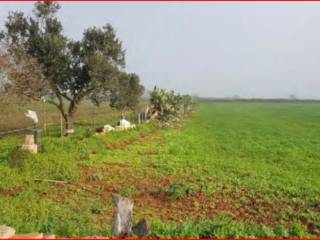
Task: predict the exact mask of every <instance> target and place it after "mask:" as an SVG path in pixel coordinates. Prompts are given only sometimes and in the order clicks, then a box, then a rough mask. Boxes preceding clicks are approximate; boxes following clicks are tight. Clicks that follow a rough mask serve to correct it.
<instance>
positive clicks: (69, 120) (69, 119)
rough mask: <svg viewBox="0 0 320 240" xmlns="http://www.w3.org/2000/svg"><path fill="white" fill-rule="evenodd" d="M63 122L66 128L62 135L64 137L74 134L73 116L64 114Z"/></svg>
mask: <svg viewBox="0 0 320 240" xmlns="http://www.w3.org/2000/svg"><path fill="white" fill-rule="evenodd" d="M64 120H65V126H66V129H65V132H64V135H65V136H69V135H72V134H73V133H74V116H73V114H71V115H70V114H65V117H64Z"/></svg>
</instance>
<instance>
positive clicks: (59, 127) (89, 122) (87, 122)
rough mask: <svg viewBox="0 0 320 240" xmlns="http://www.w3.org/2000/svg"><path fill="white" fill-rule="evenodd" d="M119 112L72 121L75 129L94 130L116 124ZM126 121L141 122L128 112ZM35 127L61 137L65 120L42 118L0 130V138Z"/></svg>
mask: <svg viewBox="0 0 320 240" xmlns="http://www.w3.org/2000/svg"><path fill="white" fill-rule="evenodd" d="M120 117H121V114H120V113H118V114H114V115H112V116H110V115H109V116H108V117H107V118H104V119H103V118H102V117H97V116H95V117H92V118H87V119H83V118H82V119H80V120H78V121H75V122H74V126H75V129H77V128H80V127H82V128H87V129H91V130H96V129H97V128H99V127H102V126H104V125H106V124H109V125H117V123H118V121H119V120H120ZM126 119H127V120H128V121H130V122H131V123H134V124H138V123H140V122H141V119H140V117H139V114H138V113H131V114H128V116H127V117H126ZM36 129H38V130H41V135H42V136H43V137H47V136H51V137H62V136H63V135H64V131H65V129H66V128H65V122H64V120H63V119H62V118H60V121H59V122H46V121H45V120H43V119H42V121H41V123H39V124H36V125H33V126H32V125H30V126H27V127H23V128H16V129H10V130H0V139H1V138H5V137H7V136H19V135H23V134H25V133H30V132H31V133H32V132H34V131H35V130H36Z"/></svg>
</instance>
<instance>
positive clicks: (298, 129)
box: [0, 102, 320, 238]
mask: <svg viewBox="0 0 320 240" xmlns="http://www.w3.org/2000/svg"><path fill="white" fill-rule="evenodd" d="M319 118H320V105H319V103H298V102H295V103H254V102H247V103H245V102H228V103H224V102H219V103H218V102H213V103H212V102H211V103H210V102H207V103H200V104H199V106H198V108H197V111H195V112H194V113H193V115H192V117H187V118H184V120H183V121H182V125H181V124H178V125H175V127H170V128H167V127H165V126H164V124H163V122H162V121H157V120H155V121H151V122H149V123H145V124H142V125H139V126H138V127H137V129H134V130H130V131H126V132H114V133H109V134H107V135H105V136H95V135H93V134H92V132H91V131H90V130H88V129H87V128H86V127H78V128H77V129H78V131H77V132H76V134H75V135H74V136H72V137H70V138H60V137H45V138H44V139H43V145H44V151H43V152H42V153H39V154H36V155H33V154H27V153H24V152H21V150H18V149H17V147H16V146H17V137H16V136H12V137H5V138H1V139H0V205H1V208H0V222H1V224H7V225H9V226H13V227H15V228H16V229H17V231H19V232H30V231H41V232H50V233H54V234H56V235H57V236H59V237H85V236H95V235H96V236H110V227H111V222H112V212H113V209H112V204H111V194H113V193H119V194H122V195H124V196H128V197H130V198H132V199H133V200H134V202H135V206H134V213H135V219H140V218H142V217H145V218H147V219H148V220H150V221H151V222H152V229H153V232H152V237H205V238H207V237H220V238H221V237H225V238H229V237H250V238H251V237H319V236H320V225H319V222H320V211H319V207H320V198H319V196H320V189H319V186H320V178H319V172H320V168H319V166H320V165H319V159H320V155H319V152H318V151H316V149H318V148H319V147H320V138H319V136H320V125H319V124H320V123H319V121H318V119H319ZM46 179H49V180H55V181H57V182H47V181H45V180H46Z"/></svg>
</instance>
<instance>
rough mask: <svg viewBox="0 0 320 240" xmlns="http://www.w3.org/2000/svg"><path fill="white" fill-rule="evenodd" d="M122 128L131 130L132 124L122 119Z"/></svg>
mask: <svg viewBox="0 0 320 240" xmlns="http://www.w3.org/2000/svg"><path fill="white" fill-rule="evenodd" d="M120 126H121V127H125V128H129V127H130V122H129V121H127V120H125V119H121V120H120Z"/></svg>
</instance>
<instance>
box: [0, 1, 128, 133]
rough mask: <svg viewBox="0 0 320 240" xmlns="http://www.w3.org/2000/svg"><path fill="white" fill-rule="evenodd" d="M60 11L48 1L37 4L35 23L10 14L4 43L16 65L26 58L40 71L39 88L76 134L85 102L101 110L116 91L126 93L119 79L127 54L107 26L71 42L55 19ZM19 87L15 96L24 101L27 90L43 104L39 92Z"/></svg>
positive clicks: (23, 85)
mask: <svg viewBox="0 0 320 240" xmlns="http://www.w3.org/2000/svg"><path fill="white" fill-rule="evenodd" d="M59 9H60V6H59V4H58V3H56V2H51V1H50V2H37V3H36V4H35V9H34V16H33V17H28V18H27V17H25V16H24V14H23V13H22V12H10V13H9V16H8V19H7V22H6V24H5V30H4V31H2V33H1V34H0V37H1V39H2V42H4V43H5V44H7V46H8V52H9V54H10V55H11V56H13V59H14V60H15V61H16V63H17V64H16V65H19V64H18V63H19V61H20V60H19V54H20V53H21V52H23V53H26V55H27V56H28V57H29V58H30V59H35V61H36V62H37V63H38V64H39V66H41V68H40V71H41V74H40V75H41V81H42V82H43V83H42V84H40V86H45V90H46V91H45V92H46V93H47V94H50V95H53V96H54V97H55V99H54V100H52V101H50V103H51V104H53V105H55V106H56V107H57V108H58V109H59V111H60V112H61V114H62V116H63V118H64V119H65V122H66V129H73V123H74V115H75V112H76V110H77V106H78V105H79V103H80V102H81V101H82V100H83V99H85V98H88V99H91V100H92V101H94V102H95V103H97V104H99V103H100V102H101V101H104V100H106V98H108V97H109V96H110V93H111V92H112V91H115V89H118V90H121V89H122V88H120V87H119V86H118V85H119V84H123V82H119V76H122V74H123V73H122V69H123V68H124V66H125V54H124V50H123V48H122V43H121V41H120V40H119V39H118V38H117V37H116V35H115V31H114V29H113V28H112V27H111V25H108V24H107V25H105V26H104V27H102V28H96V27H92V28H89V29H87V30H85V32H84V34H83V38H82V40H80V41H73V40H70V39H68V38H67V37H66V36H64V35H63V27H62V24H61V22H60V21H59V20H58V18H57V17H56V13H57V11H58V10H59ZM20 73H22V71H20ZM21 79H22V78H21V74H20V75H18V76H17V75H14V74H12V75H11V79H10V80H11V81H12V82H17V83H19V81H20V80H21ZM20 83H22V84H15V86H16V87H17V88H16V89H15V90H16V93H18V94H19V95H20V94H21V93H24V92H25V90H26V89H29V90H30V91H29V93H28V95H29V98H31V99H34V100H40V99H41V96H39V91H37V90H38V89H33V88H34V87H35V86H34V85H35V84H34V83H30V84H27V82H24V81H20ZM30 85H32V89H33V90H32V89H30ZM41 88H42V87H41ZM42 92H43V91H42ZM118 95H119V94H118ZM118 95H117V96H118Z"/></svg>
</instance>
